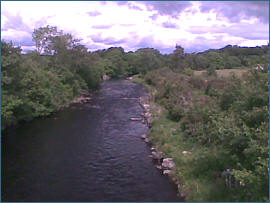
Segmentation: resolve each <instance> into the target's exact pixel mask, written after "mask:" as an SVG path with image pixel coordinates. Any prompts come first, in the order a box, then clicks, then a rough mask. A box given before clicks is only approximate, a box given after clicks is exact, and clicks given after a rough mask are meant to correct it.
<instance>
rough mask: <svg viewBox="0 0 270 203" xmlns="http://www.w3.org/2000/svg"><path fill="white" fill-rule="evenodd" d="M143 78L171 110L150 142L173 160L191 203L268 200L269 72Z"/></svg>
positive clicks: (170, 73) (157, 124)
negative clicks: (238, 75)
mask: <svg viewBox="0 0 270 203" xmlns="http://www.w3.org/2000/svg"><path fill="white" fill-rule="evenodd" d="M144 79H145V82H146V83H147V84H148V85H151V86H152V87H154V90H152V91H153V96H154V99H155V101H156V102H158V103H159V104H161V105H163V106H164V107H165V108H166V111H163V112H164V115H161V117H160V118H159V120H157V121H155V122H154V124H153V126H152V130H151V133H150V137H151V139H152V141H153V142H154V144H155V145H156V147H158V148H159V150H161V151H163V152H164V153H165V154H166V156H168V157H173V158H174V160H175V163H176V168H175V169H174V173H173V175H174V176H175V177H176V178H178V180H179V181H180V182H181V183H182V187H181V189H180V190H181V192H184V193H185V194H186V198H187V200H188V201H268V199H269V184H268V183H269V168H268V166H269V147H268V124H269V120H268V117H269V116H268V115H269V114H268V112H269V97H268V84H269V82H268V72H265V70H262V71H260V70H251V71H248V72H247V73H246V74H244V75H243V76H242V77H241V78H237V77H236V76H234V75H232V76H230V77H227V78H224V77H219V76H215V77H213V76H209V75H200V76H194V75H190V74H187V73H185V71H182V72H181V73H179V72H173V71H170V70H168V69H159V70H155V71H151V72H148V73H147V74H146V75H145V77H144ZM150 90H151V88H150ZM154 92H157V93H155V94H154ZM172 126H173V127H172ZM172 129H174V130H173V131H172ZM172 132H174V133H172ZM183 151H189V152H191V153H190V154H188V155H185V154H183V153H182V152H183ZM228 170H229V171H230V175H229V176H230V177H231V180H230V181H229V180H228V179H226V176H225V175H224V174H225V173H226V172H227V171H228Z"/></svg>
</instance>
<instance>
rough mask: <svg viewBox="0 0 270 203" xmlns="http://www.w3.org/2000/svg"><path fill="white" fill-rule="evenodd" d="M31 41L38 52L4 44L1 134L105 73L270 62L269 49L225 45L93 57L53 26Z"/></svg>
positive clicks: (92, 84)
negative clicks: (197, 50) (200, 50)
mask: <svg viewBox="0 0 270 203" xmlns="http://www.w3.org/2000/svg"><path fill="white" fill-rule="evenodd" d="M33 41H34V42H35V44H36V51H32V52H28V53H27V54H22V49H21V48H20V47H16V46H14V44H13V43H12V42H6V41H3V40H2V41H1V57H2V64H1V66H2V69H1V74H2V80H1V90H2V107H1V108H2V111H1V118H2V122H1V126H2V129H5V128H6V127H7V126H10V125H13V124H16V123H17V122H19V121H28V120H31V119H33V118H35V117H39V116H45V115H49V114H50V113H52V112H54V111H56V110H59V109H60V108H61V107H63V106H65V105H68V104H69V103H70V101H71V100H73V99H74V98H75V97H77V96H79V95H80V94H81V93H82V92H83V91H85V90H89V89H96V88H98V87H99V84H100V82H101V81H102V77H103V75H104V74H106V75H108V76H110V77H111V78H121V77H126V76H130V75H134V74H138V73H141V74H143V75H145V74H146V73H147V72H149V71H151V70H154V69H159V68H163V67H169V68H170V69H172V70H180V71H181V70H185V69H187V68H189V69H193V70H205V69H223V68H233V67H242V68H243V67H251V66H254V65H256V64H265V61H266V60H268V57H266V52H267V50H268V46H262V47H256V48H241V47H237V46H233V47H232V46H227V47H225V48H223V49H220V50H208V51H206V52H203V53H198V54H195V53H194V54H187V53H184V49H183V48H182V47H181V46H176V48H175V50H174V52H173V53H172V54H167V55H166V54H165V55H164V54H161V53H160V52H159V51H158V50H156V49H153V48H142V49H138V50H137V51H135V52H127V53H126V52H124V49H123V48H121V47H111V48H109V49H104V50H97V51H94V52H89V51H88V50H87V48H86V46H84V45H82V44H81V43H80V40H78V39H75V38H74V36H72V35H71V34H68V33H64V32H63V31H61V30H60V31H59V30H58V29H57V27H54V26H46V27H41V28H38V29H35V30H34V32H33Z"/></svg>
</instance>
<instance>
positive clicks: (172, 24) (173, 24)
mask: <svg viewBox="0 0 270 203" xmlns="http://www.w3.org/2000/svg"><path fill="white" fill-rule="evenodd" d="M162 27H164V28H173V29H177V28H178V25H176V24H175V23H170V22H164V23H162Z"/></svg>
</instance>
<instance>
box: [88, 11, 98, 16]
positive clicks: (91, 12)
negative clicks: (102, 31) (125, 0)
mask: <svg viewBox="0 0 270 203" xmlns="http://www.w3.org/2000/svg"><path fill="white" fill-rule="evenodd" d="M87 15H89V16H99V15H101V13H100V12H98V11H90V12H87Z"/></svg>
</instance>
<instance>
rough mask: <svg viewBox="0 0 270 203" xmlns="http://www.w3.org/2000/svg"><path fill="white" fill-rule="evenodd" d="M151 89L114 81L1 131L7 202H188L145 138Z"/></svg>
mask: <svg viewBox="0 0 270 203" xmlns="http://www.w3.org/2000/svg"><path fill="white" fill-rule="evenodd" d="M145 94H146V92H145V90H144V89H143V88H142V87H141V86H140V85H138V84H135V83H131V82H126V81H107V82H104V83H103V84H102V86H101V89H100V91H98V92H97V93H96V94H95V95H93V98H92V100H91V101H90V102H89V103H86V104H77V105H73V106H71V107H69V108H67V109H64V110H62V111H60V112H57V113H55V114H54V115H51V116H49V117H46V118H39V119H35V120H33V121H31V122H28V123H25V124H23V125H21V126H19V127H17V128H13V129H9V130H7V131H5V132H4V133H2V201H181V199H179V197H178V196H177V191H176V186H175V185H174V184H173V183H172V182H171V181H170V180H169V178H168V177H166V176H163V175H161V172H160V171H159V170H158V169H156V168H155V165H154V162H153V161H152V160H151V159H150V158H149V157H148V155H149V154H150V150H149V147H148V146H147V145H146V144H145V143H144V142H143V140H142V139H141V138H140V136H141V135H142V134H144V133H147V131H148V127H147V126H146V125H144V124H142V123H141V122H140V121H131V120H129V119H130V118H131V117H140V116H141V113H142V112H143V109H142V108H141V106H140V105H139V97H141V96H143V95H145Z"/></svg>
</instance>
